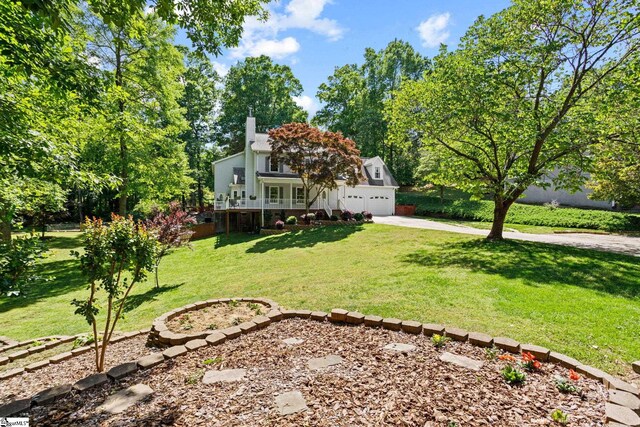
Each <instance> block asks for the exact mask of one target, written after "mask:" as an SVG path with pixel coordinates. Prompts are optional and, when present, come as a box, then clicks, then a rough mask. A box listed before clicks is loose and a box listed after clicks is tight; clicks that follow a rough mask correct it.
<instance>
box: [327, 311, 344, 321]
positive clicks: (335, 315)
mask: <svg viewBox="0 0 640 427" xmlns="http://www.w3.org/2000/svg"><path fill="white" fill-rule="evenodd" d="M347 313H348V311H347V310H343V309H341V308H334V309H333V310H331V314H330V315H329V320H330V321H331V322H346V321H347Z"/></svg>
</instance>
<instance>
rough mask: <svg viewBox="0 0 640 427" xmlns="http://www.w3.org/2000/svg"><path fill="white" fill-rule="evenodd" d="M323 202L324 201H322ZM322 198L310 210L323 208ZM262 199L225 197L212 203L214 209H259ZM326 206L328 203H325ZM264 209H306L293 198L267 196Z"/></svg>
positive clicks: (302, 203)
mask: <svg viewBox="0 0 640 427" xmlns="http://www.w3.org/2000/svg"><path fill="white" fill-rule="evenodd" d="M323 202H324V203H323ZM325 203H326V201H324V200H322V201H321V200H316V201H315V202H313V204H312V205H311V206H310V207H309V209H310V210H318V209H323V210H326V209H325V206H324V204H325ZM262 206H263V201H262V200H260V199H256V200H251V199H227V200H216V201H215V203H214V204H213V209H214V210H228V209H230V210H233V209H261V208H262ZM327 206H328V205H327ZM264 208H265V209H306V207H305V203H304V202H300V201H298V200H295V199H274V198H270V197H267V198H265V199H264Z"/></svg>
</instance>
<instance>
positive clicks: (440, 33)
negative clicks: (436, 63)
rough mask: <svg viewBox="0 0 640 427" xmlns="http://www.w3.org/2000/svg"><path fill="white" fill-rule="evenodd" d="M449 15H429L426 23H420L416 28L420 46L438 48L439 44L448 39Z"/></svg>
mask: <svg viewBox="0 0 640 427" xmlns="http://www.w3.org/2000/svg"><path fill="white" fill-rule="evenodd" d="M450 19H451V14H450V13H449V12H446V13H441V14H439V15H431V16H430V17H429V18H428V19H427V20H426V21H422V22H421V23H420V25H418V27H417V28H416V30H417V31H418V34H420V39H421V40H422V45H423V46H424V47H438V46H439V45H440V43H444V42H445V41H447V39H448V38H449V35H450V34H449V30H447V26H448V25H449V20H450Z"/></svg>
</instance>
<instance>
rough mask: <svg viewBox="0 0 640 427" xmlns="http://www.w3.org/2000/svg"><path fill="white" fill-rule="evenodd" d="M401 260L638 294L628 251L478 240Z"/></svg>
mask: <svg viewBox="0 0 640 427" xmlns="http://www.w3.org/2000/svg"><path fill="white" fill-rule="evenodd" d="M403 261H404V262H406V263H411V264H418V265H422V266H426V267H459V268H463V269H467V270H471V271H474V272H481V273H488V274H497V275H499V276H502V277H504V278H507V279H522V280H524V281H525V283H526V284H528V285H531V286H535V285H536V284H555V285H558V284H560V285H570V286H579V287H582V288H587V289H593V290H595V291H600V292H606V293H609V294H612V295H618V296H621V297H625V298H637V297H639V296H640V266H639V265H638V262H637V259H635V258H634V257H631V256H626V255H617V254H612V253H607V252H600V251H594V250H585V249H579V248H572V247H567V246H560V245H547V244H543V243H534V242H524V241H515V240H505V241H502V242H490V241H487V240H484V239H474V240H468V241H462V242H457V243H452V244H448V245H443V246H438V247H437V248H436V247H434V248H432V249H423V250H420V251H417V252H414V253H411V254H409V255H407V256H405V257H404V258H403Z"/></svg>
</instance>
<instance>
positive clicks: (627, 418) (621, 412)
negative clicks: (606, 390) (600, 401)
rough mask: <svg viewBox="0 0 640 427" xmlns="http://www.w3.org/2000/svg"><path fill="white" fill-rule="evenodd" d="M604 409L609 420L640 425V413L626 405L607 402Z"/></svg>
mask: <svg viewBox="0 0 640 427" xmlns="http://www.w3.org/2000/svg"><path fill="white" fill-rule="evenodd" d="M604 411H605V418H606V421H607V422H614V423H620V424H623V425H626V426H629V427H640V415H638V414H636V413H635V412H633V411H632V410H631V409H629V408H627V407H625V406H620V405H616V404H614V403H609V402H607V403H605V407H604Z"/></svg>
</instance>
